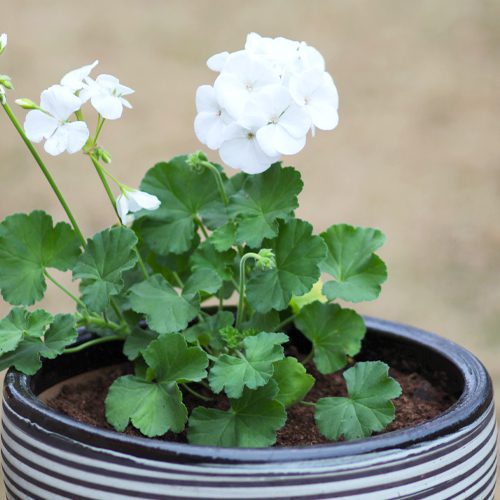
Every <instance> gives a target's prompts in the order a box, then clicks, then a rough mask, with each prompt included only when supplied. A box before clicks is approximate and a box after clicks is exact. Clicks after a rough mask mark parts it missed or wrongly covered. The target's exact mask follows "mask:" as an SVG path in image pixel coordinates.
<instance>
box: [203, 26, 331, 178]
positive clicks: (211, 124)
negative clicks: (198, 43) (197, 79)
mask: <svg viewBox="0 0 500 500" xmlns="http://www.w3.org/2000/svg"><path fill="white" fill-rule="evenodd" d="M207 64H208V67H209V68H210V69H212V70H213V71H216V72H218V73H219V76H218V77H217V79H216V80H215V83H214V85H213V86H210V85H202V86H201V87H199V88H198V90H197V93H196V108H197V113H198V114H197V116H196V118H195V122H194V128H195V132H196V135H197V137H198V139H199V140H200V141H201V142H202V143H203V144H205V145H207V146H208V147H209V148H210V149H214V150H217V149H218V150H219V154H220V157H221V159H222V161H224V163H226V164H227V165H229V166H230V167H233V168H237V169H241V170H243V171H244V172H247V173H250V174H257V173H260V172H263V171H264V170H267V169H268V168H269V167H270V165H271V164H273V163H274V162H275V161H277V160H279V159H280V157H281V155H292V154H296V153H298V152H299V151H300V150H301V149H302V148H303V147H304V145H305V143H306V137H307V134H308V132H309V131H311V132H312V133H313V134H314V130H315V128H318V129H321V130H332V129H334V128H335V127H336V126H337V124H338V93H337V89H336V87H335V83H334V82H333V79H332V77H331V76H330V74H329V73H327V72H326V71H325V61H324V59H323V57H322V56H321V54H320V53H319V52H318V51H317V50H316V49H315V48H314V47H311V46H309V45H307V44H306V43H305V42H295V41H292V40H288V39H286V38H281V37H280V38H264V37H261V36H260V35H258V34H256V33H250V34H249V35H248V36H247V40H246V44H245V49H244V50H240V51H237V52H233V53H232V54H229V53H227V52H223V53H220V54H216V55H215V56H212V57H211V58H210V59H209V60H208V61H207Z"/></svg>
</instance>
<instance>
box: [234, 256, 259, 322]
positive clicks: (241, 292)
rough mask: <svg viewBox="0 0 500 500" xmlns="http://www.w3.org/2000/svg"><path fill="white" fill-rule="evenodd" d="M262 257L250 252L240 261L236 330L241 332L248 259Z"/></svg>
mask: <svg viewBox="0 0 500 500" xmlns="http://www.w3.org/2000/svg"><path fill="white" fill-rule="evenodd" d="M259 258H260V255H259V254H256V253H253V252H248V253H246V254H245V255H243V257H242V258H241V260H240V283H239V285H238V287H237V289H238V293H239V300H238V312H237V313H236V325H235V326H236V329H237V330H239V328H240V326H241V322H242V321H243V314H244V311H245V286H246V283H245V282H246V270H245V264H246V261H247V260H248V259H259Z"/></svg>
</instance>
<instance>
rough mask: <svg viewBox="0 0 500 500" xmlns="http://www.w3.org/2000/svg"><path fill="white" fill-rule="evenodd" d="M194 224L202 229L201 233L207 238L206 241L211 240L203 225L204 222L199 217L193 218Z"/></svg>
mask: <svg viewBox="0 0 500 500" xmlns="http://www.w3.org/2000/svg"><path fill="white" fill-rule="evenodd" d="M193 220H194V223H195V224H196V225H197V226H198V227H199V228H200V229H201V232H202V233H203V236H205V238H206V239H208V238H209V234H208V231H207V229H206V228H205V226H204V225H203V222H202V221H201V219H200V218H199V217H194V218H193Z"/></svg>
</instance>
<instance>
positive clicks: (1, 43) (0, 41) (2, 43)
mask: <svg viewBox="0 0 500 500" xmlns="http://www.w3.org/2000/svg"><path fill="white" fill-rule="evenodd" d="M7 38H8V37H7V33H2V34H1V35H0V55H2V54H3V52H4V51H5V48H6V47H7V41H8V39H7Z"/></svg>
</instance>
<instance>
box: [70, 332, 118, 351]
mask: <svg viewBox="0 0 500 500" xmlns="http://www.w3.org/2000/svg"><path fill="white" fill-rule="evenodd" d="M115 340H123V337H120V336H119V335H109V336H107V337H99V338H98V339H93V340H89V341H88V342H84V343H83V344H80V345H77V346H76V347H68V348H67V349H64V351H63V354H74V353H75V352H80V351H84V350H85V349H88V348H89V347H92V346H93V345H98V344H104V343H105V342H114V341H115Z"/></svg>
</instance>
